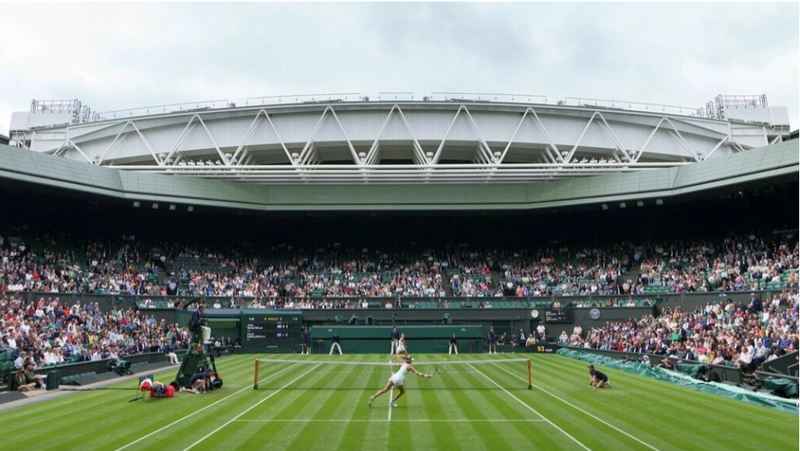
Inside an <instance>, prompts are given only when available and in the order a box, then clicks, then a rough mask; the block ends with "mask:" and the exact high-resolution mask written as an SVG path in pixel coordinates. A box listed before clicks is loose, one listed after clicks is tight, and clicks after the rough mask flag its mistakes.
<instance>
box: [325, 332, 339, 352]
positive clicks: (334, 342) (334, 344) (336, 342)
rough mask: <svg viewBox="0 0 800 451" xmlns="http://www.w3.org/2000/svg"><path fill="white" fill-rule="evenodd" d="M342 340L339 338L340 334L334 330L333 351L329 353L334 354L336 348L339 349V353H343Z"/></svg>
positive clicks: (332, 336) (332, 337) (332, 338)
mask: <svg viewBox="0 0 800 451" xmlns="http://www.w3.org/2000/svg"><path fill="white" fill-rule="evenodd" d="M341 341H342V340H341V338H339V334H338V333H337V332H336V331H335V330H334V331H333V335H331V352H330V354H328V355H333V350H334V349H336V350H338V351H339V355H342V345H341Z"/></svg>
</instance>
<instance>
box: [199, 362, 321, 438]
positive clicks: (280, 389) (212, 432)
mask: <svg viewBox="0 0 800 451" xmlns="http://www.w3.org/2000/svg"><path fill="white" fill-rule="evenodd" d="M319 366H320V365H319V364H317V365H315V366H314V367H312V368H311V369H310V370H308V371H306V372H305V373H303V374H301V375H300V376H297V377H296V378H295V379H294V380H292V381H291V382H289V383H288V384H286V385H284V386H283V387H281V388H279V389H278V390H276V391H274V392H272V393H271V394H270V395H269V396H267V397H266V398H264V399H262V400H261V401H259V402H257V403H255V404H253V405H252V406H250V407H248V408H247V409H246V410H245V411H244V412H242V413H240V414H239V415H236V416H235V417H233V418H231V419H230V420H228V421H227V422H226V423H225V424H223V425H222V426H220V427H218V428H216V429H214V430H213V431H211V432H209V433H208V434H206V435H205V436H204V437H203V438H201V439H200V440H198V441H196V442H194V443H192V444H191V445H189V446H188V447H186V448H184V449H183V451H187V450H190V449H192V448H194V447H195V446H197V445H198V444H200V442H202V441H203V440H205V439H207V438H209V437H211V436H212V435H214V434H216V433H217V432H219V431H220V430H221V429H222V428H224V427H225V426H227V425H229V424H231V423H233V422H234V421H236V420H238V419H239V418H241V417H242V415H244V414H246V413H247V412H249V411H251V410H253V409H255V408H256V407H258V406H260V405H261V403H263V402H264V401H266V400H268V399H270V398H272V397H273V396H275V395H277V394H278V393H280V392H281V391H282V390H283V389H284V388H286V387H288V386H290V385H292V384H294V383H295V382H297V381H299V380H300V379H302V378H304V377H305V376H306V375H307V374H308V373H311V372H312V371H314V370H315V369H317V368H319Z"/></svg>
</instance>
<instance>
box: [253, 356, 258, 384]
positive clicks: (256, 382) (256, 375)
mask: <svg viewBox="0 0 800 451" xmlns="http://www.w3.org/2000/svg"><path fill="white" fill-rule="evenodd" d="M253 390H258V359H256V371H255V376H254V377H253Z"/></svg>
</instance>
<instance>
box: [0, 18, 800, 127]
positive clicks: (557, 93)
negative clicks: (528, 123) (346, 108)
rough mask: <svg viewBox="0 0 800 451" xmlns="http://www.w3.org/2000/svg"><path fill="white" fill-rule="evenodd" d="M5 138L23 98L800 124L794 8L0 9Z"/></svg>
mask: <svg viewBox="0 0 800 451" xmlns="http://www.w3.org/2000/svg"><path fill="white" fill-rule="evenodd" d="M0 15H2V17H4V18H13V19H12V20H8V19H7V20H5V21H4V23H3V26H2V27H0V67H2V69H0V133H3V134H5V133H7V132H8V124H9V120H10V116H11V112H12V111H25V110H26V109H27V108H28V106H29V105H30V100H31V98H37V99H71V98H78V99H81V100H82V101H83V102H84V104H87V105H90V106H91V107H92V108H93V109H94V110H95V111H107V110H117V109H125V108H133V107H139V106H146V105H158V104H167V103H178V102H190V101H196V100H213V99H228V100H230V101H234V102H237V103H240V104H241V103H243V102H244V100H245V98H247V97H257V96H265V95H280V94H301V93H326V92H361V93H363V94H365V95H372V96H375V95H376V94H377V93H378V92H380V91H412V92H415V93H416V94H417V96H418V97H421V96H422V95H425V94H428V93H430V92H432V91H457V92H506V93H524V94H542V95H546V96H547V97H548V100H549V101H551V102H553V101H555V100H558V99H560V98H564V97H567V96H572V97H594V98H604V99H622V100H632V101H639V102H651V103H663V104H676V105H682V106H689V107H699V106H701V105H703V104H705V102H707V101H708V100H711V99H712V98H713V97H714V96H716V95H717V94H762V93H766V94H767V95H768V96H769V99H770V103H771V104H772V105H774V106H786V107H787V108H789V114H790V118H791V120H792V124H793V126H794V127H795V128H796V127H797V124H798V123H799V121H798V114H800V111H799V108H798V98H799V97H800V93H798V83H797V79H798V54H799V52H798V29H799V25H798V23H799V22H798V20H797V19H798V15H799V6H798V4H797V3H781V4H762V3H740V4H721V3H714V4H694V3H675V4H636V3H631V4H596V3H592V4H584V3H570V4H502V5H495V4H424V3H407V4H333V3H328V4H163V5H162V4H149V3H143V4H81V5H70V4H55V5H53V4H22V3H18V4H2V5H0Z"/></svg>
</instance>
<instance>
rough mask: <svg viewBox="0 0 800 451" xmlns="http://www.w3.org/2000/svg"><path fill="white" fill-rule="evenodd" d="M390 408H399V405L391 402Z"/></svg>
mask: <svg viewBox="0 0 800 451" xmlns="http://www.w3.org/2000/svg"><path fill="white" fill-rule="evenodd" d="M389 407H397V403H393V402H390V403H389Z"/></svg>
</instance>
